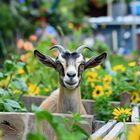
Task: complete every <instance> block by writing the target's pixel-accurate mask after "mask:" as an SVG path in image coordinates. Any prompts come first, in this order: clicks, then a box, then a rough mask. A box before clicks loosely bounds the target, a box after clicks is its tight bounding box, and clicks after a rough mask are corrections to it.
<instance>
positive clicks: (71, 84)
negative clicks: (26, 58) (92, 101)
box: [34, 45, 107, 114]
mask: <svg viewBox="0 0 140 140" xmlns="http://www.w3.org/2000/svg"><path fill="white" fill-rule="evenodd" d="M84 48H88V47H87V46H85V45H82V46H80V47H79V48H78V49H77V50H76V51H74V52H70V51H68V50H66V49H65V48H63V47H62V46H61V45H55V46H54V47H52V48H51V50H52V49H58V50H59V52H60V53H59V55H58V56H57V58H56V59H55V60H53V59H52V58H51V57H49V56H45V55H43V54H41V53H40V52H39V51H37V50H35V51H34V55H35V57H36V58H38V59H39V61H40V62H42V63H43V64H45V65H46V66H48V67H51V68H54V69H55V70H57V71H58V72H59V79H60V88H59V89H57V90H55V91H54V92H53V93H52V94H51V95H50V96H49V97H47V99H45V100H44V101H43V102H42V103H41V105H40V108H42V109H45V110H48V111H50V112H52V113H68V112H69V111H70V112H76V113H79V114H86V110H85V108H84V106H83V104H82V101H81V93H80V86H79V85H80V82H81V76H82V72H83V71H84V70H86V69H88V68H93V67H96V66H97V65H99V64H101V63H102V62H103V60H105V58H106V56H107V54H106V53H105V52H104V53H102V54H101V55H99V56H97V57H95V58H91V59H90V60H88V61H87V62H86V61H85V59H84V57H83V55H82V51H83V49H84ZM88 49H90V48H88Z"/></svg>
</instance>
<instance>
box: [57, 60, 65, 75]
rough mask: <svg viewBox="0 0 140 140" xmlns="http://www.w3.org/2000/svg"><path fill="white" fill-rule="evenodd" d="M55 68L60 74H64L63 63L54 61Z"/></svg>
mask: <svg viewBox="0 0 140 140" xmlns="http://www.w3.org/2000/svg"><path fill="white" fill-rule="evenodd" d="M56 68H57V70H58V72H59V73H60V74H61V75H64V69H63V65H62V64H61V63H60V62H57V63H56Z"/></svg>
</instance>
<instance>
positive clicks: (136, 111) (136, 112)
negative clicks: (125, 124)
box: [131, 105, 140, 122]
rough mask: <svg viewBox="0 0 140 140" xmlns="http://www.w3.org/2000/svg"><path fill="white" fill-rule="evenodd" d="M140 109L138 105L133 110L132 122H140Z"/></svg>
mask: <svg viewBox="0 0 140 140" xmlns="http://www.w3.org/2000/svg"><path fill="white" fill-rule="evenodd" d="M139 117H140V116H139V107H138V105H134V106H133V108H132V115H131V121H132V122H138V121H139Z"/></svg>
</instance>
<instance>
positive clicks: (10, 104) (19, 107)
mask: <svg viewBox="0 0 140 140" xmlns="http://www.w3.org/2000/svg"><path fill="white" fill-rule="evenodd" d="M6 102H7V104H8V105H9V106H11V107H13V108H18V109H21V106H20V104H19V103H18V102H16V101H14V100H10V99H6Z"/></svg>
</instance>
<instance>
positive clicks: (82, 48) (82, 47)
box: [76, 45, 93, 53]
mask: <svg viewBox="0 0 140 140" xmlns="http://www.w3.org/2000/svg"><path fill="white" fill-rule="evenodd" d="M85 48H86V49H89V50H90V51H93V50H92V49H91V48H90V47H88V46H87V45H81V46H80V47H79V48H77V50H76V52H78V53H82V51H83V50H84V49H85Z"/></svg>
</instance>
